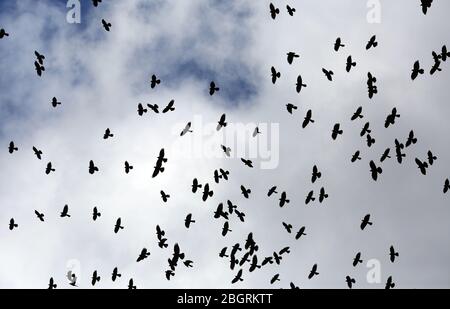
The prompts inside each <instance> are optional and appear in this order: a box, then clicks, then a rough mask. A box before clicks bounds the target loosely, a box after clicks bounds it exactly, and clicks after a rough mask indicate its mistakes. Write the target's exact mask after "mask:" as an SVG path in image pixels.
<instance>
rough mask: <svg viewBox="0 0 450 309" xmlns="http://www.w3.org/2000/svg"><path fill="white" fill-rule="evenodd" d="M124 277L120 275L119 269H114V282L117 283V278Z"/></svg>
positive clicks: (112, 276) (112, 275)
mask: <svg viewBox="0 0 450 309" xmlns="http://www.w3.org/2000/svg"><path fill="white" fill-rule="evenodd" d="M120 277H122V275H121V274H120V273H119V270H118V269H117V267H114V269H113V272H112V274H111V280H112V281H113V282H115V281H116V280H117V278H120Z"/></svg>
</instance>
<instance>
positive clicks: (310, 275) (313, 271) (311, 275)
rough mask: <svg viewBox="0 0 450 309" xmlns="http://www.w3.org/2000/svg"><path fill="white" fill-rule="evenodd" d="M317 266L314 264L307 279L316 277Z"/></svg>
mask: <svg viewBox="0 0 450 309" xmlns="http://www.w3.org/2000/svg"><path fill="white" fill-rule="evenodd" d="M318 274H319V273H318V272H317V264H314V265H313V267H312V269H311V271H310V272H309V275H308V279H309V280H311V279H312V278H313V277H314V276H316V275H318Z"/></svg>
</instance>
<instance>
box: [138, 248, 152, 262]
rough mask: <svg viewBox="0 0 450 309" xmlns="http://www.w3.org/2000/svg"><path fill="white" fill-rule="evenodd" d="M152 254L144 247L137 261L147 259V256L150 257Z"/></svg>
mask: <svg viewBox="0 0 450 309" xmlns="http://www.w3.org/2000/svg"><path fill="white" fill-rule="evenodd" d="M149 256H150V252H148V251H147V248H144V249H142V251H141V253H140V254H139V256H138V258H137V260H136V262H138V263H139V262H140V261H143V260H145V259H146V258H148V257H149Z"/></svg>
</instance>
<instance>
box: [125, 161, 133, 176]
mask: <svg viewBox="0 0 450 309" xmlns="http://www.w3.org/2000/svg"><path fill="white" fill-rule="evenodd" d="M132 169H133V166H132V165H130V163H128V161H125V173H126V174H128V173H129V172H130V171H131V170H132Z"/></svg>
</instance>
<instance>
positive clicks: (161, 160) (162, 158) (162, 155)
mask: <svg viewBox="0 0 450 309" xmlns="http://www.w3.org/2000/svg"><path fill="white" fill-rule="evenodd" d="M167 160H168V159H167V158H166V157H165V151H164V148H162V149H161V150H160V151H159V155H158V157H157V159H156V165H155V166H154V168H155V169H154V170H153V174H152V178H155V177H156V176H158V174H159V173H163V172H164V170H165V169H164V167H162V164H163V163H166V162H167Z"/></svg>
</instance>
